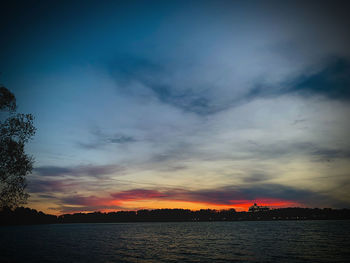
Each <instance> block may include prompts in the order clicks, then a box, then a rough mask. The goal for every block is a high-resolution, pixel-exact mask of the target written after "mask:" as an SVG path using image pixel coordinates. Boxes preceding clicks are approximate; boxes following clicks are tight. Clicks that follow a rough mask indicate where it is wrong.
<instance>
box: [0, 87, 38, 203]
mask: <svg viewBox="0 0 350 263" xmlns="http://www.w3.org/2000/svg"><path fill="white" fill-rule="evenodd" d="M16 108H17V105H16V98H15V96H14V95H13V94H12V93H11V92H10V91H9V90H8V89H6V88H5V87H3V86H0V118H1V119H0V208H4V207H8V208H14V207H17V206H18V205H20V204H23V203H25V202H26V200H27V198H28V196H29V195H28V194H27V193H26V192H25V187H26V180H25V176H26V175H27V174H30V173H31V171H32V169H33V161H34V160H33V157H31V156H29V155H27V154H26V153H25V151H24V146H25V144H26V143H27V142H28V140H29V139H31V138H32V137H33V135H34V134H35V131H36V129H35V127H34V125H33V116H32V115H31V114H20V113H16Z"/></svg>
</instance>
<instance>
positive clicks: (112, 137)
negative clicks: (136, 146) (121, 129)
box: [78, 127, 137, 149]
mask: <svg viewBox="0 0 350 263" xmlns="http://www.w3.org/2000/svg"><path fill="white" fill-rule="evenodd" d="M90 134H91V136H92V139H90V140H89V141H88V142H78V146H80V147H82V148H85V149H101V148H103V147H105V146H107V145H111V144H127V143H132V142H136V141H137V140H136V138H135V137H133V136H130V135H125V134H123V133H116V134H107V133H105V132H103V131H102V130H101V129H100V128H99V127H94V128H92V129H90Z"/></svg>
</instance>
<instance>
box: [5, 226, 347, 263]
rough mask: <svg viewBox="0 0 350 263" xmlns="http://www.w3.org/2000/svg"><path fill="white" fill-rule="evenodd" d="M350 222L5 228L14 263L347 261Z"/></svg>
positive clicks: (7, 252) (9, 257) (7, 257)
mask: <svg viewBox="0 0 350 263" xmlns="http://www.w3.org/2000/svg"><path fill="white" fill-rule="evenodd" d="M349 234H350V221H348V220H344V221H263V222H253V221H251V222H208V223H206V222H183V223H129V224H67V225H38V226H9V227H0V248H1V253H0V261H1V262H2V261H9V262H346V261H347V262H350V250H349V248H350V239H349Z"/></svg>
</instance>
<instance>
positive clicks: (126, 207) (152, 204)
mask: <svg viewBox="0 0 350 263" xmlns="http://www.w3.org/2000/svg"><path fill="white" fill-rule="evenodd" d="M231 203H232V204H213V203H206V202H199V201H182V200H157V199H156V200H154V199H152V200H134V201H124V200H123V201H120V200H113V201H111V200H109V201H107V202H103V204H102V203H101V204H100V205H101V206H106V208H105V209H98V210H91V209H86V206H85V207H83V206H82V207H81V209H79V207H77V206H75V207H74V208H76V209H72V210H70V211H66V212H65V211H64V210H60V209H57V210H53V209H48V208H47V206H46V207H44V206H43V205H42V204H41V206H40V207H38V206H31V207H32V208H34V209H37V210H40V211H43V212H45V213H48V214H55V215H61V214H67V213H90V212H96V211H100V212H104V213H108V212H116V211H136V210H140V209H149V210H152V209H175V208H177V209H189V210H193V211H195V210H200V209H215V210H224V209H231V208H234V209H235V210H236V211H237V212H242V211H248V209H249V207H250V206H252V205H253V204H254V203H257V204H258V205H259V206H268V207H270V208H272V209H273V208H283V207H296V206H299V207H300V206H302V204H300V203H298V202H294V201H288V200H276V199H256V200H231ZM113 205H122V207H123V208H122V209H114V208H108V206H113ZM67 208H69V206H67ZM72 208H73V207H72Z"/></svg>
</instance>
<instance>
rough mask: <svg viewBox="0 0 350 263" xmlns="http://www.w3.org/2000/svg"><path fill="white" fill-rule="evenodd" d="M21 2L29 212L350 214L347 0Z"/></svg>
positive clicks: (16, 76) (8, 35) (18, 29)
mask: <svg viewBox="0 0 350 263" xmlns="http://www.w3.org/2000/svg"><path fill="white" fill-rule="evenodd" d="M8 2H9V3H11V4H8V6H4V7H1V26H0V33H1V36H2V41H1V49H0V58H1V59H0V72H1V75H0V83H1V84H3V85H4V86H5V87H7V88H8V89H9V90H11V91H12V92H13V93H14V94H15V96H16V98H17V103H18V111H19V112H22V113H32V114H33V115H34V117H35V126H36V127H37V133H36V135H35V137H34V138H33V140H32V141H31V142H30V143H29V144H28V146H27V152H28V153H30V154H31V155H33V157H34V158H35V165H34V167H35V168H34V170H33V173H32V174H31V175H29V176H28V177H27V183H28V187H27V189H28V192H29V193H30V195H31V197H30V199H29V200H28V204H27V205H28V206H29V207H31V208H35V209H39V210H42V211H44V212H47V213H51V214H62V213H70V212H77V211H84V212H87V211H97V210H99V211H114V210H135V209H143V208H148V209H153V208H189V209H201V208H213V209H226V208H235V209H237V210H240V211H241V210H247V208H248V207H249V206H250V205H251V204H252V203H254V202H257V203H258V204H262V205H268V206H270V207H288V206H303V207H334V208H345V207H347V208H349V207H350V136H349V134H350V87H349V86H350V48H349V47H350V33H349V32H350V31H349V28H350V18H349V10H350V9H349V8H348V6H346V4H344V3H345V2H344V3H342V2H340V1H328V2H326V1H34V0H33V1H8Z"/></svg>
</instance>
